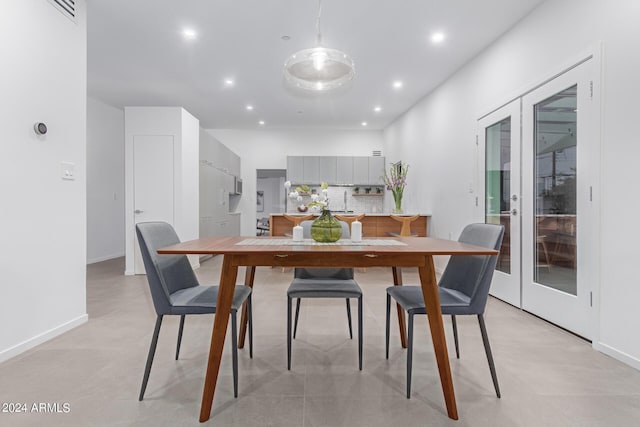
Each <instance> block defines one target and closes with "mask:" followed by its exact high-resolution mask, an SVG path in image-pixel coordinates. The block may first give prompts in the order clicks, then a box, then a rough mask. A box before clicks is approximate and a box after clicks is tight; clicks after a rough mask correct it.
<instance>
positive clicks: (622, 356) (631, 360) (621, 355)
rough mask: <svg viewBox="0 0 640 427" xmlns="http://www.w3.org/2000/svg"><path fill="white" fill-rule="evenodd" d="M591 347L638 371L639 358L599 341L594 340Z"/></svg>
mask: <svg viewBox="0 0 640 427" xmlns="http://www.w3.org/2000/svg"><path fill="white" fill-rule="evenodd" d="M593 348H594V349H595V350H598V351H600V352H602V353H604V354H606V355H607V356H611V357H613V358H614V359H616V360H619V361H620V362H622V363H626V364H627V365H629V366H631V367H632V368H635V369H637V370H639V371H640V359H637V358H635V357H633V356H631V355H629V354H627V353H625V352H623V351H620V350H616V349H615V348H613V347H611V346H608V345H606V344H603V343H601V342H594V343H593Z"/></svg>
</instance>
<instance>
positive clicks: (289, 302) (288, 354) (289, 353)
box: [287, 297, 300, 371]
mask: <svg viewBox="0 0 640 427" xmlns="http://www.w3.org/2000/svg"><path fill="white" fill-rule="evenodd" d="M287 299H288V301H287V370H289V371H290V370H291V311H292V310H291V304H292V303H293V301H292V300H291V298H289V297H287ZM299 301H300V300H299V299H298V302H299Z"/></svg>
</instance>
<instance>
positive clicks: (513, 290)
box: [478, 99, 521, 307]
mask: <svg viewBox="0 0 640 427" xmlns="http://www.w3.org/2000/svg"><path fill="white" fill-rule="evenodd" d="M478 128H479V129H478V142H479V144H478V145H479V154H480V155H479V159H480V168H479V169H480V170H481V171H484V172H483V176H482V177H480V185H481V186H483V189H484V191H481V194H484V195H485V196H484V198H483V200H481V201H479V202H480V203H479V204H480V206H482V211H483V212H484V218H485V222H486V223H488V224H502V225H504V227H505V230H504V239H503V242H502V248H501V250H500V256H499V257H498V264H497V265H496V271H495V273H494V275H493V282H492V283H491V291H490V292H491V295H493V296H495V297H496V298H500V299H501V300H503V301H506V302H508V303H510V304H513V305H515V306H517V307H520V295H521V293H520V288H521V279H520V270H521V265H520V264H521V263H520V224H521V221H520V173H521V171H520V99H517V100H515V101H512V102H511V103H509V104H507V105H506V106H504V107H502V108H500V109H499V110H497V111H494V112H493V113H491V114H489V115H487V116H485V117H483V118H482V119H480V120H479V121H478Z"/></svg>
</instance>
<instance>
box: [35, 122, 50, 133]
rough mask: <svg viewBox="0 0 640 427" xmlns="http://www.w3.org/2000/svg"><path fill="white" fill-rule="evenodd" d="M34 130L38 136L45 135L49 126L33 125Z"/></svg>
mask: <svg viewBox="0 0 640 427" xmlns="http://www.w3.org/2000/svg"><path fill="white" fill-rule="evenodd" d="M33 130H35V131H36V134H38V135H44V134H45V133H47V125H45V124H44V123H36V124H35V125H33Z"/></svg>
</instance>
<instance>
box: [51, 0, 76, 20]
mask: <svg viewBox="0 0 640 427" xmlns="http://www.w3.org/2000/svg"><path fill="white" fill-rule="evenodd" d="M49 3H51V4H52V5H53V6H54V7H55V8H56V9H58V10H59V11H60V12H61V13H62V14H63V15H64V16H66V17H67V18H69V19H71V20H72V21H73V22H76V2H75V0H49Z"/></svg>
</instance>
